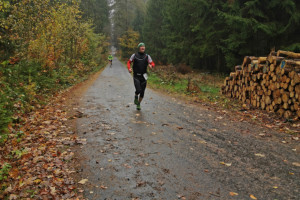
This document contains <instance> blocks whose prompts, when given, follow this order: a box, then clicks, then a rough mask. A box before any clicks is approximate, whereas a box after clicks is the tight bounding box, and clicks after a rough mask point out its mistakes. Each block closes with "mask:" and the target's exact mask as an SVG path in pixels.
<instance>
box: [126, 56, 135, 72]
mask: <svg viewBox="0 0 300 200" xmlns="http://www.w3.org/2000/svg"><path fill="white" fill-rule="evenodd" d="M134 56H135V54H132V56H131V57H130V59H129V60H128V62H127V68H128V71H129V72H131V71H132V69H131V63H132V62H133V59H134Z"/></svg>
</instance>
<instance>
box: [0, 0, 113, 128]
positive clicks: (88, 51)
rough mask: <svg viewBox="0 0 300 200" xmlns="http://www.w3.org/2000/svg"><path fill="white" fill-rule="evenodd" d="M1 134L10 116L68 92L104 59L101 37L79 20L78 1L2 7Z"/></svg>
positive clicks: (42, 0)
mask: <svg viewBox="0 0 300 200" xmlns="http://www.w3.org/2000/svg"><path fill="white" fill-rule="evenodd" d="M0 11H1V13H0V20H1V21H0V30H1V31H0V63H1V64H0V86H1V89H0V94H1V95H0V96H1V97H0V111H1V112H0V113H1V114H0V121H1V123H0V131H4V129H5V127H7V124H8V123H9V122H10V121H12V119H13V117H12V116H13V114H15V113H16V112H24V110H25V111H30V110H32V109H33V108H34V107H32V106H35V104H38V103H40V102H41V100H42V99H44V97H45V96H51V94H53V92H56V91H58V90H59V89H61V88H64V87H67V86H70V85H72V84H74V83H76V82H78V81H79V80H81V79H82V78H84V77H85V75H86V74H88V73H90V72H92V71H94V70H95V69H97V67H99V66H100V65H101V63H102V62H103V61H104V58H106V55H104V54H105V53H106V51H107V46H108V43H107V42H106V41H107V38H106V36H105V35H102V34H95V33H94V30H93V28H92V26H93V24H92V23H91V22H90V21H88V20H86V19H85V20H83V19H82V11H81V10H80V5H79V3H78V2H77V1H71V0H68V1H56V0H54V1H51V0H20V1H1V2H0Z"/></svg>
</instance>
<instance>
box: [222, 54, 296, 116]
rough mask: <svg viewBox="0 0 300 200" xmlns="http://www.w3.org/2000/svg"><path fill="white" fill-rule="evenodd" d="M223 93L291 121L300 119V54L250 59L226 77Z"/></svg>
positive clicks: (247, 58)
mask: <svg viewBox="0 0 300 200" xmlns="http://www.w3.org/2000/svg"><path fill="white" fill-rule="evenodd" d="M222 93H223V94H225V95H227V96H229V97H231V98H236V99H239V100H240V101H242V102H243V103H244V104H246V105H251V106H252V107H255V108H261V109H263V110H267V111H269V112H276V113H278V114H279V115H280V116H282V117H285V118H287V119H291V118H300V53H294V52H289V51H278V52H271V53H270V54H269V55H268V56H267V57H254V56H246V57H245V58H244V61H243V64H242V65H239V66H236V67H235V72H232V73H230V76H229V77H226V79H225V82H224V86H223V87H222Z"/></svg>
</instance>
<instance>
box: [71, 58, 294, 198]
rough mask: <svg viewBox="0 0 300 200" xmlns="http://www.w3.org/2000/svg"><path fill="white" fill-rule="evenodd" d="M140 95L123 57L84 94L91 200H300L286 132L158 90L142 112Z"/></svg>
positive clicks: (84, 156) (84, 166) (81, 155)
mask: <svg viewBox="0 0 300 200" xmlns="http://www.w3.org/2000/svg"><path fill="white" fill-rule="evenodd" d="M133 97H134V87H133V80H132V77H131V76H130V74H129V73H128V72H127V70H126V68H125V67H124V66H123V65H122V64H121V63H120V62H119V61H118V60H117V59H115V60H114V62H113V67H112V68H110V67H107V68H106V69H105V70H104V71H103V72H102V74H101V75H100V76H99V78H98V79H97V80H96V81H95V83H94V84H93V85H92V86H91V87H90V88H89V90H88V91H87V92H86V94H85V95H84V96H83V97H82V101H81V104H82V107H81V108H80V110H81V112H83V113H84V117H83V118H80V119H78V120H77V129H78V135H79V137H82V138H86V139H87V144H86V145H83V146H82V147H81V148H78V149H77V152H76V154H77V161H76V162H77V164H78V170H79V171H80V178H82V179H88V182H87V183H86V184H85V185H84V186H83V187H84V190H85V192H84V193H85V196H86V198H87V199H97V200H98V199H107V200H110V199H118V200H124V199H143V200H144V199H168V200H169V199H170V200H173V199H174V200H175V199H251V197H250V195H253V196H255V197H256V198H257V199H300V188H299V187H300V177H299V175H300V173H299V172H300V167H299V166H296V165H297V163H299V162H300V156H299V151H300V149H299V144H298V143H296V142H294V143H293V142H290V143H288V144H283V143H282V142H281V140H282V137H283V136H282V134H283V133H277V132H274V131H272V130H271V129H266V128H262V127H258V126H255V125H252V124H250V123H248V122H242V121H241V122H240V121H237V120H234V117H235V116H230V114H228V113H227V114H226V112H225V111H222V110H220V111H213V110H210V109H209V108H208V107H203V106H200V105H193V104H191V103H187V102H184V101H181V100H178V99H175V98H172V97H170V96H166V95H163V94H161V93H158V92H155V91H153V90H150V89H147V90H146V95H145V100H144V102H143V103H142V111H136V109H135V106H134V105H133ZM259 134H265V135H267V136H268V135H272V137H261V136H262V135H260V136H259ZM292 149H294V150H292ZM295 149H296V151H295ZM230 192H235V193H238V195H237V196H232V195H234V194H233V193H231V195H230Z"/></svg>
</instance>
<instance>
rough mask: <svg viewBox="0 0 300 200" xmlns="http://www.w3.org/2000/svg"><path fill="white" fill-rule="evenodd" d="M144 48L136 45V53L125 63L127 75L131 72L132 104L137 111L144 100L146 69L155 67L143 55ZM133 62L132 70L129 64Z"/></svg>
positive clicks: (145, 55) (148, 57)
mask: <svg viewBox="0 0 300 200" xmlns="http://www.w3.org/2000/svg"><path fill="white" fill-rule="evenodd" d="M145 50H146V47H145V44H144V43H140V44H139V45H138V53H135V54H132V56H131V57H130V59H129V60H128V62H127V68H128V71H129V73H131V72H132V70H133V80H134V86H135V89H136V91H135V97H134V104H135V105H136V109H137V110H141V102H142V100H143V98H144V94H145V90H146V86H147V79H148V75H147V67H148V66H149V67H150V68H151V69H152V68H153V67H154V66H155V64H154V62H153V61H152V59H151V57H150V56H149V55H148V54H146V53H145ZM132 62H133V67H132V68H133V69H132V68H131V63H132Z"/></svg>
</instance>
